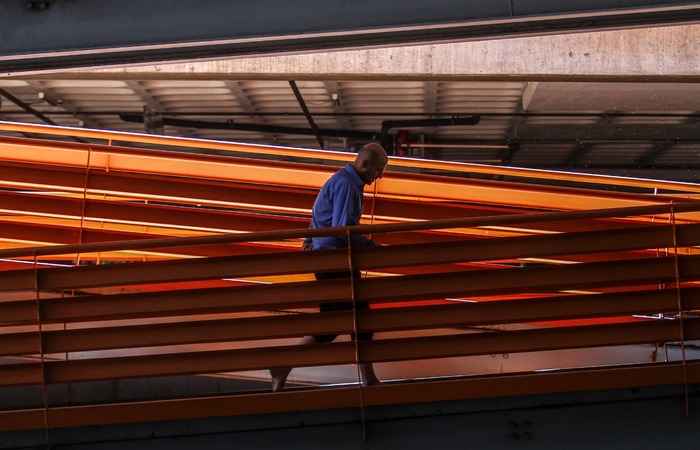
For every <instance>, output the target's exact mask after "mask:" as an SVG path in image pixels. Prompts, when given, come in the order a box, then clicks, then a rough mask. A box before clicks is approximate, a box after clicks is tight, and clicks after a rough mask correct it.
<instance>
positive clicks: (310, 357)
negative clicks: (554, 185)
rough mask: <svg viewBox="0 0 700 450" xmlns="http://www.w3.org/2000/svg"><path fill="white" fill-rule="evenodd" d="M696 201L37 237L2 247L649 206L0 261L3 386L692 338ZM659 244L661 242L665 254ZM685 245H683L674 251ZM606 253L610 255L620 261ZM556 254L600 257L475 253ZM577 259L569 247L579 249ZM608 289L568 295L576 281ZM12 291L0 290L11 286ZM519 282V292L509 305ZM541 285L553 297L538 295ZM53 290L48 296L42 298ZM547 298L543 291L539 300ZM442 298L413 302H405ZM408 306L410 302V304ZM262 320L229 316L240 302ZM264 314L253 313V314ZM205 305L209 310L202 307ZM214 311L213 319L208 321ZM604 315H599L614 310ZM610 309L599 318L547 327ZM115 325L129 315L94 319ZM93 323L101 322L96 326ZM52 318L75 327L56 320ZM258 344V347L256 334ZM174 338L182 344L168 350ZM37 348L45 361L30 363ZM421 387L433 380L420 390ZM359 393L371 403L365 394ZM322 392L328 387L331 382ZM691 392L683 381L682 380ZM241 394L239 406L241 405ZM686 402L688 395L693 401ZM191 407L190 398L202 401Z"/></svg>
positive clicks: (341, 400)
mask: <svg viewBox="0 0 700 450" xmlns="http://www.w3.org/2000/svg"><path fill="white" fill-rule="evenodd" d="M691 211H700V204H698V203H681V204H669V205H652V206H643V207H633V208H620V209H607V210H600V211H585V212H568V213H541V214H525V215H509V216H495V217H480V218H460V219H446V220H438V221H427V222H413V223H403V224H380V225H371V226H358V227H348V228H339V229H324V230H309V229H304V230H290V231H274V232H262V233H248V234H227V235H220V236H207V237H194V238H167V239H146V240H141V241H125V242H110V243H97V244H83V245H81V246H79V247H76V246H56V247H32V248H23V249H14V250H4V251H2V252H1V253H0V256H2V257H8V256H13V257H19V256H28V257H33V258H34V259H33V260H34V261H35V262H36V258H37V256H39V255H44V256H46V255H58V254H64V253H70V252H74V251H80V252H83V253H88V252H95V251H106V250H124V249H146V248H154V247H156V248H161V247H178V246H185V245H186V246H193V245H202V244H207V245H210V244H224V243H231V242H246V241H251V240H255V241H259V240H265V239H270V240H280V239H289V238H300V237H309V236H346V237H349V236H350V235H351V234H352V233H372V234H377V233H389V232H398V231H416V230H434V229H440V228H453V227H460V226H492V225H503V224H511V225H512V224H525V223H531V222H547V221H561V220H574V219H578V220H582V219H600V218H613V217H614V218H621V217H629V216H640V215H654V216H655V217H657V218H659V219H660V218H663V219H664V220H663V222H661V221H656V222H653V223H651V224H650V225H647V226H639V223H636V224H635V223H630V224H628V225H629V226H626V227H625V228H621V229H610V230H604V231H593V232H591V231H585V232H568V233H559V234H547V235H541V236H524V237H513V238H499V239H485V240H459V239H455V240H453V241H448V242H431V243H421V244H402V245H390V246H383V247H379V248H374V249H355V248H353V247H352V246H350V247H349V248H348V249H341V250H332V251H320V252H284V253H272V254H258V255H242V256H226V257H215V258H198V259H185V260H174V261H160V262H153V263H128V264H110V265H93V266H77V267H67V268H40V267H39V266H38V265H34V266H30V267H29V269H28V270H12V271H4V272H0V298H2V297H1V296H2V295H4V294H9V293H12V292H25V293H27V292H31V293H33V294H32V297H33V298H31V299H26V300H18V301H8V300H6V301H2V302H0V323H2V326H3V327H6V330H14V328H11V327H19V326H23V327H26V328H25V329H23V331H20V332H7V331H5V333H4V334H1V335H0V336H1V337H0V339H1V341H2V346H0V356H14V357H23V358H24V359H23V360H21V362H18V363H14V364H4V365H0V386H4V387H13V386H25V385H39V386H43V387H44V388H45V387H46V386H47V385H50V384H56V383H80V382H85V381H94V380H118V379H126V378H135V377H157V376H171V375H188V374H212V373H222V372H237V371H247V370H256V369H269V368H275V367H312V366H328V365H342V364H359V363H361V362H375V363H384V362H397V361H411V360H422V359H435V358H450V357H467V356H474V355H490V354H503V353H522V352H539V351H549V350H561V349H578V348H595V347H603V346H620V345H638V344H659V343H665V342H681V344H682V345H684V344H685V342H686V340H693V339H700V319H695V318H689V317H686V316H687V314H688V313H689V312H692V311H695V310H698V309H700V288H697V287H693V284H692V282H694V281H697V280H700V256H699V255H697V254H696V252H695V251H694V247H696V246H698V245H700V224H696V223H677V222H676V214H680V213H684V212H691ZM657 249H666V252H664V254H657V253H656V250H657ZM681 253H683V254H681ZM611 254H613V256H610V255H611ZM560 255H593V256H595V255H608V256H605V257H604V258H597V259H596V258H593V259H592V260H586V259H582V260H580V261H576V262H577V263H575V264H561V265H557V264H554V265H547V266H542V267H539V266H536V267H524V268H523V267H514V266H513V267H510V268H507V267H506V268H503V267H502V268H482V269H477V268H475V267H466V266H464V265H460V264H463V263H466V262H484V261H515V260H523V259H526V258H544V257H553V256H560ZM574 259H575V258H574ZM414 266H415V267H420V268H422V269H421V272H423V273H418V274H410V273H405V274H403V275H400V276H375V277H367V278H355V279H352V278H346V279H332V280H318V281H304V282H278V283H273V284H258V285H251V286H237V287H216V288H204V289H184V290H182V289H172V288H170V289H168V285H165V287H166V289H165V290H161V291H157V292H135V293H128V294H107V295H104V294H101V295H96V294H89V295H85V294H84V293H83V294H81V295H76V296H70V297H68V296H64V297H63V298H56V294H57V293H65V292H73V291H77V290H81V289H91V288H105V287H115V286H131V285H144V284H151V285H156V286H157V284H158V283H175V282H186V281H195V280H220V279H222V278H230V277H236V278H246V277H257V276H266V275H285V274H298V273H314V272H316V273H320V272H339V271H348V272H355V271H367V270H380V269H382V270H388V269H390V268H401V267H404V268H405V267H414ZM581 289H586V290H587V291H591V290H594V291H595V290H597V292H598V293H590V294H585V295H582V294H580V293H579V294H576V295H574V294H572V293H571V291H572V290H581ZM3 293H4V294H3ZM513 294H518V295H520V296H522V297H524V298H523V299H518V300H504V298H503V297H504V296H507V295H513ZM535 294H545V295H544V298H539V296H538V295H535ZM47 296H51V297H52V298H46V297H47ZM486 296H502V298H501V299H500V300H499V301H495V302H477V303H461V302H459V303H455V302H453V301H449V300H445V299H446V298H453V297H461V298H464V297H468V298H481V297H486ZM540 296H541V295H540ZM417 299H421V300H425V299H431V300H434V302H433V304H431V305H430V306H416V304H415V303H410V301H412V300H417ZM339 301H344V302H352V303H353V305H356V304H357V303H358V302H370V303H383V304H390V303H396V302H404V303H403V304H402V306H401V307H399V308H392V309H370V310H359V309H357V308H356V307H354V308H353V310H352V311H337V312H324V313H309V314H296V315H284V316H279V315H277V316H271V315H269V314H263V313H264V312H266V311H279V310H280V309H289V308H309V307H318V305H321V304H324V303H334V302H339ZM405 302H409V303H408V304H406V303H405ZM242 312H245V313H248V314H249V315H252V317H248V316H247V317H241V318H231V317H230V316H229V314H232V313H242ZM256 313H258V314H257V315H256ZM658 313H665V314H668V317H667V320H641V319H640V320H634V321H629V320H618V319H621V318H629V316H631V315H639V314H644V315H651V314H658ZM204 314H208V315H210V316H208V317H207V318H205V319H203V318H202V315H204ZM211 315H214V316H211ZM168 317H169V318H177V321H174V322H172V323H159V324H148V325H139V324H134V323H133V322H132V323H129V322H128V321H129V320H136V319H144V318H168ZM611 318H612V320H607V319H611ZM573 319H576V320H601V319H606V321H605V323H604V322H603V321H601V322H599V323H595V322H593V323H585V324H580V323H576V324H571V323H566V322H564V323H560V324H559V326H557V327H549V326H545V325H542V324H541V322H543V321H567V320H573ZM114 320H123V321H125V322H121V323H117V324H114V323H109V324H105V323H98V322H99V321H114ZM91 323H92V324H91ZM56 324H78V325H81V326H79V327H71V328H70V329H69V328H67V327H64V328H65V329H55V327H53V325H56ZM505 324H521V325H522V324H525V325H527V329H509V330H501V331H496V332H494V331H493V330H491V331H489V332H477V333H465V332H464V330H465V329H467V328H469V327H479V326H487V325H488V326H492V325H505ZM437 329H442V330H444V329H449V330H452V333H449V334H445V333H444V332H442V333H430V332H428V333H420V334H416V335H413V336H408V337H398V338H396V337H389V338H382V339H378V340H375V341H359V342H358V341H353V342H338V343H330V344H316V345H304V346H302V345H286V344H285V345H276V346H272V347H271V346H269V345H266V344H264V341H265V340H269V339H289V338H295V337H301V336H309V335H326V334H349V333H355V334H357V333H367V332H374V333H378V332H380V333H383V332H386V333H390V332H396V331H404V332H411V331H416V330H423V331H425V330H428V331H429V330H437ZM240 341H245V342H248V343H250V342H253V344H251V345H250V346H249V348H240V349H208V348H205V349H203V350H199V351H192V350H186V351H185V350H177V347H171V348H170V349H169V348H168V346H182V345H189V344H213V343H231V342H240ZM255 342H261V345H259V346H257V345H255V344H254V343H255ZM148 347H150V348H153V349H156V350H157V349H161V350H162V351H159V352H157V353H156V354H147V355H146V354H138V353H129V354H125V355H122V356H116V357H115V356H104V355H98V357H81V358H79V359H71V358H58V357H54V356H55V355H56V354H63V353H67V354H70V353H72V352H100V351H107V350H114V349H120V350H133V349H143V348H148ZM173 348H175V350H173ZM37 356H38V357H37ZM698 381H700V365H698V363H696V362H687V361H686V357H685V352H684V351H683V358H682V361H679V362H673V361H671V362H665V363H657V364H648V365H637V366H625V367H607V368H580V369H575V370H558V371H552V372H546V373H527V374H503V375H499V376H494V375H488V376H482V377H470V378H460V379H454V380H448V381H445V380H435V381H406V382H403V383H389V384H382V385H378V386H369V387H362V386H361V385H359V386H354V387H347V388H328V389H322V390H315V389H304V390H300V391H289V392H281V393H274V394H270V393H256V394H239V395H232V396H224V397H221V396H218V397H209V398H180V399H167V400H155V401H150V402H133V403H126V404H104V405H97V404H92V405H81V406H57V405H51V404H49V402H48V401H47V402H45V404H44V408H40V409H26V410H12V411H3V412H0V430H19V429H32V428H42V427H46V428H53V427H66V426H81V425H91V424H97V423H100V424H108V423H124V422H138V421H144V420H148V421H153V420H175V419H184V418H194V417H201V416H204V415H206V416H213V415H234V414H253V413H263V412H280V411H296V410H299V409H300V405H303V406H301V409H324V408H342V407H358V406H362V407H366V406H372V405H383V404H394V403H398V404H402V403H411V402H414V403H416V402H428V401H442V400H457V399H467V398H476V397H484V396H504V395H524V394H536V393H544V392H567V391H573V390H598V389H614V388H620V387H640V386H650V385H655V384H678V385H682V386H686V387H687V385H688V384H689V383H695V382H698ZM417 387H429V389H417ZM358 389H359V390H360V392H361V393H362V399H363V400H362V402H361V403H358V396H357V392H358ZM321 391H323V392H321ZM686 393H687V390H686ZM239 400H240V401H239ZM686 401H687V398H686ZM194 405H198V406H197V407H195V406H194Z"/></svg>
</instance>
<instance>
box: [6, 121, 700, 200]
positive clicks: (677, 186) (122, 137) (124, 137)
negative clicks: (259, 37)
mask: <svg viewBox="0 0 700 450" xmlns="http://www.w3.org/2000/svg"><path fill="white" fill-rule="evenodd" d="M0 130H2V131H13V132H20V133H34V134H44V135H47V136H72V137H81V138H89V139H103V140H105V141H106V142H111V141H116V142H134V143H141V144H155V145H162V146H170V147H180V148H183V149H209V150H219V151H227V152H231V153H232V154H256V153H257V154H261V155H274V156H283V157H295V158H307V159H325V160H329V161H338V162H349V161H351V160H352V158H353V156H352V155H348V154H347V153H345V152H332V151H320V150H309V149H301V148H289V147H277V146H263V145H255V144H241V143H232V142H222V141H212V140H205V139H192V138H182V137H171V136H154V135H147V134H138V133H126V132H118V131H99V130H87V129H84V128H68V127H52V126H46V125H37V124H26V123H13V122H2V121H0ZM392 167H402V168H412V169H416V168H420V169H429V170H444V171H449V172H458V173H480V174H488V175H502V176H509V177H522V178H528V179H540V180H558V181H570V182H577V183H590V184H598V185H613V186H630V187H639V188H647V189H650V190H654V189H664V190H672V191H681V192H695V193H698V192H700V186H698V185H696V184H693V183H681V182H673V181H662V180H647V179H638V178H627V177H610V176H601V175H592V174H583V173H571V172H557V171H550V170H541V169H527V168H518V167H500V166H489V165H484V164H470V163H458V162H447V161H430V160H418V159H411V158H399V157H390V158H389V168H392Z"/></svg>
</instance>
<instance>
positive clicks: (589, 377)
mask: <svg viewBox="0 0 700 450" xmlns="http://www.w3.org/2000/svg"><path fill="white" fill-rule="evenodd" d="M684 371H685V372H684ZM684 374H685V375H686V376H687V381H688V382H689V383H698V382H700V362H689V363H688V365H687V367H683V366H682V365H681V363H680V362H677V363H652V364H641V365H628V366H623V367H594V368H583V369H568V370H558V371H552V372H540V373H531V372H527V373H511V374H505V375H497V376H493V375H487V376H478V377H465V378H458V379H448V380H444V379H441V380H429V381H418V382H410V383H391V384H381V385H376V386H369V387H367V388H365V390H364V395H365V401H366V404H367V406H384V405H404V404H415V403H426V402H440V401H448V400H465V399H474V398H482V399H485V398H495V397H508V396H517V395H522V394H523V393H524V392H527V393H529V394H533V395H536V394H553V393H565V392H577V391H604V390H608V389H619V388H622V387H624V388H642V387H648V386H654V385H680V384H683V382H684V381H683V380H684V378H686V377H685V376H684ZM329 400H332V402H330V401H329ZM356 406H357V392H356V388H355V387H354V386H351V387H339V388H333V389H323V390H319V389H302V390H290V391H285V392H278V393H275V394H274V395H271V394H269V393H244V394H229V395H217V396H206V397H194V398H179V399H167V400H150V401H134V402H129V403H116V404H115V403H111V404H110V403H107V404H94V405H79V406H58V407H51V408H50V409H49V410H48V411H44V410H43V409H38V408H35V409H26V410H17V411H0V431H20V430H32V429H41V428H43V427H45V426H47V423H48V426H49V427H50V428H65V427H77V426H90V425H109V424H125V423H138V422H153V421H173V420H186V419H199V418H204V417H225V416H241V415H253V414H264V413H270V412H275V413H280V412H299V411H312V410H323V409H328V408H354V407H356ZM45 414H46V415H45Z"/></svg>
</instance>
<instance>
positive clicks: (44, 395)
mask: <svg viewBox="0 0 700 450" xmlns="http://www.w3.org/2000/svg"><path fill="white" fill-rule="evenodd" d="M32 256H33V261H34V304H35V311H36V323H37V327H38V330H37V331H38V333H39V358H40V361H41V363H40V364H41V402H42V406H43V419H44V445H45V446H46V448H47V449H50V448H51V439H50V436H49V390H48V387H47V385H46V361H45V360H44V332H43V325H42V319H41V317H42V314H41V301H40V300H41V299H40V290H39V288H40V286H39V263H38V261H37V255H36V252H34V254H33V255H32Z"/></svg>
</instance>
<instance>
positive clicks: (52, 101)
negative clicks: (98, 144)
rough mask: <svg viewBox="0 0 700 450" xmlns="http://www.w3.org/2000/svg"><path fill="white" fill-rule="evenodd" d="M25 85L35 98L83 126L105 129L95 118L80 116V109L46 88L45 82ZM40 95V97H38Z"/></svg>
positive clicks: (30, 82) (37, 81)
mask: <svg viewBox="0 0 700 450" xmlns="http://www.w3.org/2000/svg"><path fill="white" fill-rule="evenodd" d="M27 83H28V84H29V85H30V86H31V87H32V88H34V90H35V91H36V93H37V98H40V99H42V100H44V101H45V102H46V103H48V104H49V105H51V106H54V107H56V108H61V109H63V110H64V111H66V112H68V113H69V114H70V115H72V116H73V117H75V118H76V119H78V120H79V121H81V122H82V123H83V124H85V125H88V126H89V127H90V128H97V129H104V128H106V127H105V126H104V125H102V123H101V122H100V121H99V119H97V118H96V117H95V116H92V115H85V114H82V113H81V111H80V108H79V107H78V106H76V105H75V104H74V103H73V102H72V101H70V100H68V99H66V98H65V96H62V97H59V96H58V95H56V94H55V93H54V92H53V88H51V87H50V86H48V84H47V82H46V81H42V80H31V81H27ZM40 93H41V95H40Z"/></svg>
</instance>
